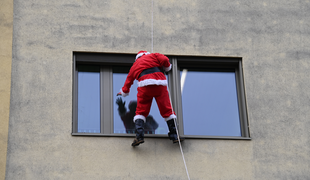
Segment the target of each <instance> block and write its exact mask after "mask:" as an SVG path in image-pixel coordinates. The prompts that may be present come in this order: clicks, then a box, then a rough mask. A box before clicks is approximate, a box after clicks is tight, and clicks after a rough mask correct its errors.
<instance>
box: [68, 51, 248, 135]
mask: <svg viewBox="0 0 310 180" xmlns="http://www.w3.org/2000/svg"><path fill="white" fill-rule="evenodd" d="M168 57H169V59H170V61H171V63H172V65H173V66H172V70H171V71H170V72H169V73H168V75H167V79H168V83H169V86H168V87H167V88H168V90H169V92H170V95H171V101H172V105H173V108H174V110H175V112H176V114H177V117H178V118H177V122H178V126H179V131H180V135H181V136H184V137H188V138H224V139H249V130H248V122H247V111H246V103H245V93H244V85H243V73H242V59H241V58H223V57H201V56H194V57H193V56H168ZM134 59H135V54H112V53H81V52H79V53H74V60H73V61H74V63H73V64H74V67H73V72H74V75H73V78H74V79H73V82H74V83H73V95H74V96H73V133H72V134H73V135H92V136H134V124H133V121H132V120H133V116H134V115H135V114H134V112H135V106H136V94H137V84H136V81H135V82H134V84H133V86H132V87H131V89H130V95H129V96H127V97H125V98H124V97H120V96H118V97H117V96H116V94H117V93H118V92H119V90H120V88H121V87H122V86H123V84H124V82H125V79H126V76H127V73H128V72H129V69H130V67H131V65H132V63H133V62H134ZM146 119H147V120H146V121H147V122H146V126H145V133H146V136H149V137H163V136H167V133H168V128H167V124H166V122H165V121H164V119H163V118H162V117H161V116H160V114H159V110H158V108H157V104H156V102H155V99H154V100H153V104H152V108H151V111H150V114H149V116H148V117H147V118H146Z"/></svg>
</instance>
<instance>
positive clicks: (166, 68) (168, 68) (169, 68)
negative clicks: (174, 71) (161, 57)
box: [163, 64, 172, 72]
mask: <svg viewBox="0 0 310 180" xmlns="http://www.w3.org/2000/svg"><path fill="white" fill-rule="evenodd" d="M171 67H172V64H170V66H169V67H163V68H164V70H165V71H166V72H168V71H170V70H171Z"/></svg>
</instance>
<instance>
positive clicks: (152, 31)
mask: <svg viewBox="0 0 310 180" xmlns="http://www.w3.org/2000/svg"><path fill="white" fill-rule="evenodd" d="M153 9H154V0H152V25H151V26H152V30H151V34H152V53H153V48H154V18H153V16H154V15H153V14H154V10H153ZM185 76H186V74H185ZM185 76H184V80H185ZM184 80H183V81H184ZM183 84H184V82H183ZM167 90H168V94H169V100H170V104H171V109H172V111H173V112H174V110H173V106H172V101H171V96H170V91H169V87H168V85H167ZM173 121H174V125H175V129H176V131H177V136H178V141H179V146H180V151H181V154H182V158H183V162H184V166H185V170H186V174H187V178H188V180H190V177H189V173H188V170H187V166H186V161H185V158H184V153H183V149H182V146H181V140H180V135H179V130H178V127H177V122H176V119H175V118H174V119H173Z"/></svg>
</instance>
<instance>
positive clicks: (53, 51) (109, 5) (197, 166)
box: [0, 0, 310, 180]
mask: <svg viewBox="0 0 310 180" xmlns="http://www.w3.org/2000/svg"><path fill="white" fill-rule="evenodd" d="M0 4H1V6H0V9H1V14H0V29H1V35H0V37H1V41H2V42H1V44H0V49H1V51H0V59H1V66H0V75H1V76H0V80H1V81H0V92H1V94H0V95H1V96H0V112H1V122H0V123H1V124H0V130H1V132H0V134H1V144H0V153H1V154H0V160H1V162H0V178H1V179H7V180H13V179H171V180H172V179H175V180H179V179H188V176H187V172H186V168H185V164H184V161H183V158H182V154H181V151H180V147H179V146H178V145H177V144H172V143H171V142H170V141H169V140H168V139H167V137H166V135H164V134H162V135H161V134H160V135H156V134H155V135H147V137H146V138H145V140H146V142H145V143H144V144H142V145H140V146H138V147H136V148H133V147H131V146H130V144H131V142H132V140H133V136H132V135H126V134H125V135H119V134H117V133H115V130H114V132H113V129H112V130H111V129H109V128H108V129H105V127H106V126H103V125H102V124H104V123H106V122H112V125H113V121H111V120H110V118H113V115H112V113H110V112H112V111H113V109H114V111H115V107H114V108H113V105H115V97H114V95H115V94H114V93H117V92H114V91H115V90H113V89H112V87H111V85H112V84H113V83H111V82H109V78H108V79H106V77H107V76H105V75H101V74H105V73H107V72H110V71H111V72H112V71H113V73H110V74H113V75H114V72H121V73H123V71H120V70H115V71H114V69H113V68H114V66H115V64H116V63H118V64H117V66H121V67H123V66H126V67H128V66H129V65H130V64H132V63H133V62H134V59H133V58H134V57H135V54H136V53H137V52H138V51H140V50H147V51H150V52H159V53H162V54H165V55H167V56H168V57H171V62H172V63H173V62H174V64H177V65H175V67H174V68H175V69H174V70H173V72H172V73H175V74H172V75H169V78H170V79H172V82H175V83H176V85H175V86H174V85H173V86H172V87H171V88H172V90H173V93H174V92H177V91H179V87H180V86H182V83H181V85H180V84H178V83H179V79H178V77H179V76H181V75H180V73H179V72H181V71H182V70H183V71H182V73H184V69H185V68H186V67H189V69H190V68H194V70H195V71H196V70H197V69H198V67H196V66H200V65H201V64H202V65H203V68H205V69H209V68H210V67H212V68H215V69H217V70H216V71H217V72H219V71H220V72H224V71H225V72H226V69H225V68H226V67H227V66H228V67H229V68H230V69H231V68H232V67H235V65H236V64H234V63H232V62H237V61H238V64H237V65H236V67H235V69H236V71H234V72H236V74H237V75H236V77H239V79H238V78H236V84H237V92H236V93H237V97H238V99H237V100H238V103H239V104H238V105H237V106H236V107H237V110H236V112H237V114H238V115H239V116H238V117H239V118H240V124H241V125H240V126H241V128H240V133H239V134H238V133H237V135H229V134H228V135H225V136H221V135H215V136H212V135H205V134H203V135H202V136H199V137H196V136H191V135H186V133H187V132H186V128H187V127H188V126H191V127H193V128H194V129H195V128H197V127H198V126H199V124H198V123H197V122H196V121H195V120H196V119H197V118H195V119H193V120H192V121H191V120H188V121H186V120H185V119H186V118H185V115H184V113H185V109H182V107H179V106H178V104H180V102H179V101H178V99H179V98H178V97H179V96H181V94H182V93H181V92H179V93H176V94H175V95H174V97H173V98H172V101H173V104H174V105H175V106H177V107H178V109H176V111H177V112H178V114H179V116H180V119H182V118H181V117H184V118H183V120H182V121H180V122H179V123H180V129H181V131H182V135H184V137H185V138H186V140H185V141H184V143H182V150H183V154H184V160H185V162H186V167H187V171H188V174H189V176H190V179H222V180H230V179H245V180H246V179H258V180H265V179H279V180H283V179H310V171H309V167H310V145H309V144H310V140H309V136H310V130H309V129H310V120H309V117H310V111H309V103H310V91H309V88H310V81H309V74H310V73H309V66H310V61H309V58H310V46H309V44H310V36H309V34H310V30H309V29H310V28H309V27H310V22H309V20H308V19H309V17H310V1H309V0H305V1H296V0H293V1H292V0H291V1H288V0H285V1H283V0H282V1H280V0H275V1H253V0H250V1H246V2H245V1H244V2H242V1H236V0H234V1H228V0H219V1H210V0H207V1H205V0H193V1H185V0H180V1H175V0H170V1H164V0H156V1H155V0H154V1H153V0H148V1H145V0H136V1H121V0H114V1H111V0H93V1H87V0H79V1H76V0H67V1H60V0H55V1H47V0H40V1H38V0H29V1H22V0H15V1H10V0H2V2H1V3H0ZM132 57H133V58H132ZM192 63H197V65H196V66H195V67H192ZM227 63H228V64H227ZM84 64H86V65H92V66H93V65H98V66H100V68H101V69H100V70H98V71H100V77H103V76H104V78H102V79H106V80H107V81H108V83H106V81H104V82H100V83H98V85H100V86H103V89H104V92H103V93H102V94H100V98H102V100H101V101H100V102H102V103H103V104H101V105H100V109H99V111H101V112H100V113H101V114H100V117H99V121H98V123H99V125H98V127H99V130H100V131H101V133H95V131H94V132H87V133H85V132H83V130H81V131H80V130H79V127H78V126H79V121H78V120H77V119H78V116H79V114H78V112H76V111H79V110H80V109H79V106H78V104H77V102H76V101H79V102H81V99H80V97H77V96H78V95H77V92H76V91H77V90H78V91H81V89H79V86H78V85H77V82H79V81H78V80H77V78H78V77H79V75H78V74H79V72H84V70H81V66H83V65H84ZM106 67H108V68H107V69H105V68H106ZM82 68H84V67H82ZM87 68H88V66H87ZM109 68H110V69H111V70H109ZM219 69H221V70H219ZM223 69H224V70H223ZM213 70H214V69H212V70H211V71H213ZM197 71H201V69H198V70H197ZM88 72H93V70H88ZM124 72H126V71H124ZM229 72H230V71H229ZM240 72H242V73H240ZM178 73H179V74H178ZM239 75H240V76H239ZM110 79H113V78H110ZM197 83H198V82H197ZM119 88H120V87H119ZM209 88H211V86H209ZM108 90H111V92H109V93H110V94H109V93H107V94H108V95H107V94H105V92H106V91H108ZM207 90H208V88H206V89H201V94H192V96H191V97H192V99H199V98H203V97H205V96H206V94H207V93H205V92H207ZM112 91H113V92H112ZM184 91H185V90H184ZM100 93H101V92H100ZM184 93H185V92H184ZM204 93H205V94H204ZM109 95H111V96H109ZM112 96H113V98H112ZM241 96H244V97H243V98H240V97H241ZM183 102H184V100H183ZM240 102H242V103H240ZM204 103H205V104H208V101H206V102H204ZM189 105H190V106H195V104H189ZM205 107H206V110H208V109H209V108H211V107H212V104H211V105H210V107H208V106H207V105H206V106H205ZM76 108H77V109H76ZM222 110H223V111H220V112H219V113H218V114H221V113H223V112H226V111H225V109H224V108H223V109H222ZM102 114H104V115H102ZM107 114H108V115H110V116H105V115H107ZM103 116H104V117H103ZM114 116H115V115H114ZM205 116H206V117H208V116H210V115H209V114H208V113H206V115H205ZM101 119H103V120H101ZM107 119H108V120H107ZM198 119H199V118H198ZM229 119H230V118H228V121H227V122H229ZM157 121H158V122H159V121H163V120H162V119H158V120H157ZM201 121H203V120H201ZM163 122H164V121H163ZM238 122H239V120H238ZM186 123H188V125H187V124H186ZM77 124H78V125H77ZM112 125H111V124H109V125H108V127H112ZM195 126H196V127H195ZM221 126H223V127H227V126H229V125H227V124H226V123H222V124H221ZM100 128H102V129H100ZM112 128H113V127H112ZM228 128H230V127H228ZM103 129H104V130H103ZM102 132H108V133H102Z"/></svg>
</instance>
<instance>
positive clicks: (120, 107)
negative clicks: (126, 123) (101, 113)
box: [116, 98, 127, 116]
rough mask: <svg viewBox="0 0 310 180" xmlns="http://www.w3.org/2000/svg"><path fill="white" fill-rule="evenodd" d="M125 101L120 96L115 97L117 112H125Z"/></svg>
mask: <svg viewBox="0 0 310 180" xmlns="http://www.w3.org/2000/svg"><path fill="white" fill-rule="evenodd" d="M125 103H126V101H124V102H123V100H122V98H117V99H116V104H117V105H118V112H119V114H120V115H121V116H122V115H124V114H125V113H126V111H127V110H126V107H125Z"/></svg>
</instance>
